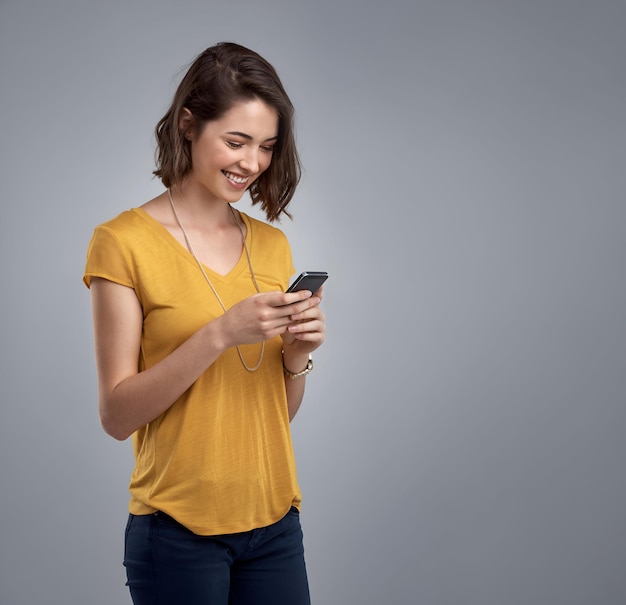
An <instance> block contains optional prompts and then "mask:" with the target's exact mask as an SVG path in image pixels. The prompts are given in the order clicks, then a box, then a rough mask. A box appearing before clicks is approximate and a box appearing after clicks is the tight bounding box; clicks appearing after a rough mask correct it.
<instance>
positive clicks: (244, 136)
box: [226, 130, 278, 143]
mask: <svg viewBox="0 0 626 605" xmlns="http://www.w3.org/2000/svg"><path fill="white" fill-rule="evenodd" d="M226 134H232V135H234V136H236V137H242V138H243V139H247V140H248V141H251V140H252V137H251V136H250V135H249V134H246V133H245V132H239V131H238V130H233V131H231V132H227V133H226ZM277 140H278V135H276V136H275V137H269V138H268V139H265V141H263V142H264V143H268V142H269V141H277Z"/></svg>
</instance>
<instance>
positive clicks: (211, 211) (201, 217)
mask: <svg viewBox="0 0 626 605" xmlns="http://www.w3.org/2000/svg"><path fill="white" fill-rule="evenodd" d="M169 192H170V196H171V197H172V199H173V202H174V204H175V205H176V210H177V211H178V213H179V215H180V216H181V217H183V219H184V221H185V223H187V224H189V225H190V226H205V227H209V228H227V227H230V226H232V225H233V224H235V225H237V226H238V225H239V221H238V218H237V217H236V213H235V211H234V210H233V209H232V208H231V206H230V204H229V203H228V202H225V201H221V200H216V199H215V198H211V197H209V196H206V195H204V196H203V195H202V194H201V193H200V192H199V191H197V189H196V188H194V187H192V186H189V185H182V186H174V187H171V188H170V190H169Z"/></svg>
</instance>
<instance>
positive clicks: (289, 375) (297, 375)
mask: <svg viewBox="0 0 626 605" xmlns="http://www.w3.org/2000/svg"><path fill="white" fill-rule="evenodd" d="M283 356H284V351H283ZM312 370H313V358H312V357H311V356H310V355H309V360H308V361H307V362H306V368H304V370H302V371H301V372H291V371H289V370H288V369H287V368H286V367H285V358H284V357H283V372H284V373H285V376H287V378H289V379H290V380H296V379H298V378H302V376H306V375H307V374H310V373H311V371H312Z"/></svg>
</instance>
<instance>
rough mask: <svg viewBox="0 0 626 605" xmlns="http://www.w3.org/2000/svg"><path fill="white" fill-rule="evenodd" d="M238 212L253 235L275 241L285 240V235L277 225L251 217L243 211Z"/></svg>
mask: <svg viewBox="0 0 626 605" xmlns="http://www.w3.org/2000/svg"><path fill="white" fill-rule="evenodd" d="M240 214H241V217H242V218H243V220H244V222H245V223H246V225H247V226H248V228H249V229H250V230H251V233H252V236H253V237H255V238H263V239H267V240H274V241H275V242H280V241H282V242H285V243H286V242H287V236H286V235H285V234H284V233H283V232H282V230H281V229H279V228H278V227H275V226H274V225H270V224H269V223H266V222H264V221H261V220H259V219H256V218H253V217H251V216H249V215H247V214H245V213H243V212H240Z"/></svg>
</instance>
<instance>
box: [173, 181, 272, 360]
mask: <svg viewBox="0 0 626 605" xmlns="http://www.w3.org/2000/svg"><path fill="white" fill-rule="evenodd" d="M167 195H168V196H169V198H170V206H171V207H172V212H173V213H174V218H175V219H176V222H177V223H178V226H179V227H180V230H181V231H182V233H183V237H184V238H185V243H186V244H187V248H188V249H189V252H191V256H193V257H194V259H195V261H196V264H197V265H198V268H199V269H200V271H201V272H202V275H203V276H204V279H205V280H206V283H207V284H209V287H210V288H211V291H212V292H213V294H215V298H216V299H217V302H218V303H219V304H220V307H222V310H223V311H224V313H226V305H224V303H223V302H222V299H221V298H220V295H219V294H218V293H217V290H216V289H215V287H214V286H213V284H212V283H211V280H210V279H209V276H208V275H207V274H206V271H205V270H204V267H203V266H202V263H201V262H200V259H199V258H198V256H197V255H196V253H195V251H194V249H193V246H192V245H191V242H190V241H189V237H188V236H187V232H186V231H185V228H184V227H183V224H182V222H181V220H180V217H179V216H178V212H177V211H176V206H175V205H174V200H173V199H172V192H171V191H170V190H169V189H168V190H167ZM228 208H229V210H230V212H231V214H232V217H233V220H234V221H235V223H236V225H237V227H239V231H241V241H242V242H243V249H244V251H245V253H246V259H247V260H248V268H249V269H250V275H251V276H252V283H253V284H254V287H255V288H256V291H257V292H261V290H260V288H259V284H258V283H257V281H256V276H255V275H254V269H253V268H252V261H251V260H250V252H249V251H248V244H246V234H245V233H244V231H243V227H242V226H241V225H240V224H239V221H238V220H237V217H236V216H235V211H234V210H233V209H232V207H231V206H230V205H229V206H228ZM235 348H236V349H237V354H238V355H239V359H240V360H241V364H242V365H243V367H244V368H245V369H246V370H248V372H256V371H257V370H258V369H259V368H260V367H261V362H262V361H263V354H264V353H265V341H263V342H262V343H261V353H260V355H259V359H258V361H257V362H256V365H254V366H253V367H250V366H249V365H248V364H247V363H246V361H245V359H244V358H243V355H242V353H241V349H240V348H239V345H235Z"/></svg>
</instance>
